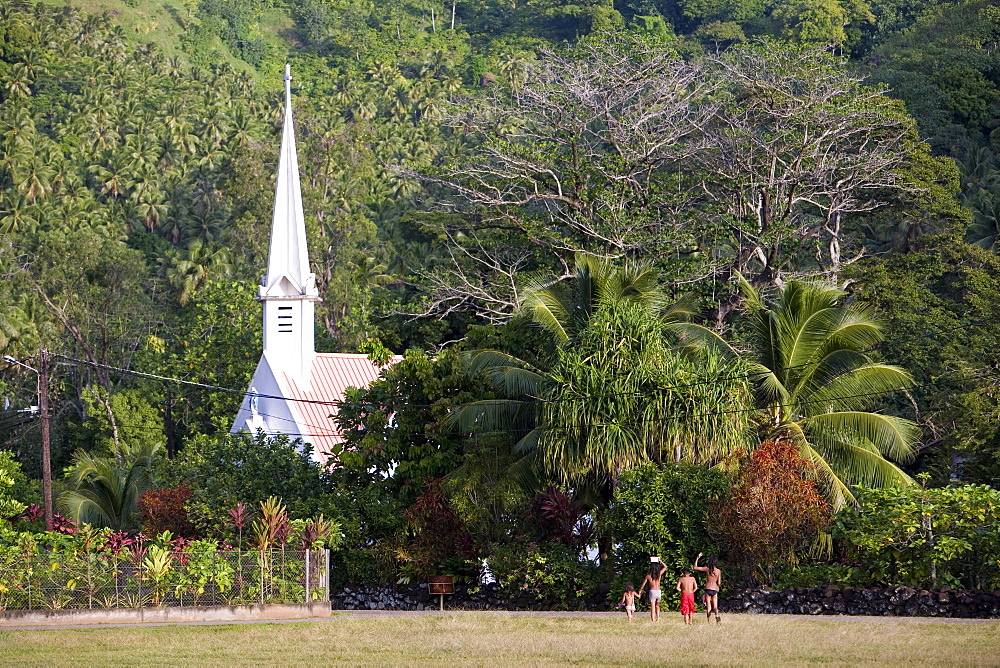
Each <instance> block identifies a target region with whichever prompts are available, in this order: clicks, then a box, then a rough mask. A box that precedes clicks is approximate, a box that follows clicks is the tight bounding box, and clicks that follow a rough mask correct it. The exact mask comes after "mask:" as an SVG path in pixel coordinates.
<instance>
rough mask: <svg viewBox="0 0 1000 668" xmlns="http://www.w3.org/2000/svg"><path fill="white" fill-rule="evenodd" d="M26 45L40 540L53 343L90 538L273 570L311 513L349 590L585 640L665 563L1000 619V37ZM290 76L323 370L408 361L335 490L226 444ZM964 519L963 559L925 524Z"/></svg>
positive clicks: (218, 0) (821, 7)
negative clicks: (593, 615)
mask: <svg viewBox="0 0 1000 668" xmlns="http://www.w3.org/2000/svg"><path fill="white" fill-rule="evenodd" d="M0 36H2V39H0V184H2V190H0V275H2V277H3V280H2V281H0V352H2V354H3V355H4V356H10V357H11V358H12V359H14V360H21V361H22V362H23V364H20V365H19V364H17V363H10V364H8V363H6V362H5V363H4V366H2V367H0V396H2V397H4V399H3V406H2V408H3V411H2V412H0V449H2V450H0V454H2V455H3V456H4V457H5V458H6V459H3V460H0V485H3V486H4V487H3V488H2V489H0V514H2V515H3V516H4V517H5V518H10V517H13V516H18V517H20V520H19V522H23V523H24V527H32V528H34V529H36V530H37V529H38V528H39V527H38V520H37V516H36V515H35V514H33V512H32V511H31V510H30V507H29V508H28V510H26V509H25V508H26V506H30V504H32V503H37V502H38V500H39V493H38V483H37V480H38V478H39V477H40V471H41V463H40V455H39V451H40V448H39V443H40V423H39V421H38V419H37V412H33V411H32V410H31V409H30V408H29V407H30V406H32V405H34V404H37V402H38V401H37V398H36V397H37V395H36V391H37V386H36V382H37V376H36V374H35V372H34V371H32V370H31V369H30V367H31V366H32V365H33V364H34V363H35V362H34V361H33V360H34V359H35V358H34V356H35V355H36V354H37V352H38V351H39V350H40V349H42V348H45V349H48V350H49V351H51V353H52V354H53V357H52V359H51V366H52V370H53V372H52V378H51V388H50V392H51V396H52V413H53V420H52V430H53V468H54V470H55V472H56V477H57V490H56V492H57V495H58V496H59V498H60V499H61V505H60V508H62V509H63V512H65V513H68V514H70V515H72V516H73V518H75V519H76V520H78V521H79V520H81V519H86V518H90V520H91V521H93V522H96V523H97V524H102V525H105V526H107V527H109V528H113V529H114V530H128V531H132V532H135V531H138V530H140V529H141V528H142V527H143V526H147V533H150V534H151V533H159V532H160V531H159V530H156V531H154V530H153V529H151V528H150V527H158V528H159V529H162V528H163V527H185V530H187V531H189V532H190V533H191V534H192V535H191V536H189V537H190V538H197V537H204V538H206V539H211V540H230V541H234V540H242V538H243V537H242V533H241V532H242V527H243V524H247V526H249V521H250V520H248V519H247V518H246V517H244V518H243V519H242V520H239V519H237V516H236V515H234V514H233V512H231V511H233V510H234V509H235V507H236V504H237V503H238V502H239V503H244V504H246V505H245V506H242V507H243V508H244V511H245V512H247V513H253V512H254V509H256V508H258V506H259V505H260V504H261V503H263V502H265V501H266V500H267V499H268V498H269V497H272V496H276V497H279V498H281V499H283V501H284V502H285V503H286V504H288V512H289V516H290V517H292V518H295V519H300V520H304V519H306V518H312V517H320V516H321V515H323V516H325V517H326V518H328V519H329V518H332V519H333V520H334V521H335V523H336V526H337V527H338V530H339V531H340V533H341V534H342V540H339V542H337V544H338V545H339V546H340V549H339V551H338V552H337V554H336V555H335V557H334V558H335V562H336V564H337V568H338V569H339V570H338V572H339V573H340V576H338V577H340V578H341V579H342V580H344V581H347V580H352V581H353V580H368V581H377V580H395V579H397V578H398V577H402V578H404V579H412V580H414V581H416V580H419V579H420V578H423V577H426V576H427V575H431V574H435V573H438V572H444V571H446V572H449V573H452V574H455V575H458V576H463V577H472V576H474V575H475V574H476V573H477V572H478V571H479V569H480V568H481V566H482V563H483V559H484V558H485V559H486V560H487V563H488V565H489V568H490V569H491V571H492V572H493V574H494V576H495V577H497V578H498V579H499V580H500V581H501V582H503V583H504V584H506V585H510V586H525V585H527V586H530V587H531V588H532V589H534V590H535V591H537V592H539V597H540V598H545V597H549V598H552V597H554V598H555V599H558V600H559V601H560V602H561V604H563V605H567V606H572V605H574V604H575V602H577V601H578V600H580V599H581V597H582V596H583V594H581V593H580V592H581V591H583V590H584V587H583V585H579V586H577V584H579V583H578V582H577V579H579V582H580V583H582V582H588V583H591V584H594V583H596V582H598V581H605V582H611V581H613V580H614V579H615V578H621V577H623V574H622V569H623V568H624V569H629V568H632V569H637V568H641V562H642V560H643V558H644V557H643V555H644V554H646V553H650V552H654V551H655V552H658V553H660V554H662V555H664V556H665V561H666V562H668V563H670V565H671V566H680V565H683V564H685V563H687V562H688V561H689V560H690V559H691V558H692V557H693V556H694V554H696V553H697V552H698V551H704V552H706V553H708V552H711V551H716V552H721V553H722V554H723V555H724V559H727V560H728V562H726V561H724V563H728V564H730V565H731V566H732V567H733V568H734V571H733V572H734V574H735V573H736V572H737V571H738V572H739V576H740V577H741V578H743V579H746V580H767V581H770V582H779V581H780V582H805V581H808V580H810V579H812V580H816V581H818V580H825V581H831V582H832V581H843V582H848V581H849V582H851V583H855V584H864V583H873V582H878V583H903V582H905V583H908V584H909V583H917V584H920V583H925V582H929V581H930V580H931V579H938V578H940V579H941V580H942V581H947V582H950V583H954V584H958V585H961V584H965V585H966V586H973V585H975V586H983V587H985V586H997V578H998V577H1000V554H998V553H997V549H996V545H1000V538H997V536H995V535H994V534H992V533H989V531H987V532H986V533H987V534H988V535H986V536H985V537H984V534H983V532H982V531H980V529H981V528H982V527H981V526H980V523H973V522H971V521H965V520H963V519H961V518H963V517H965V516H966V515H968V514H970V513H971V514H973V515H974V514H976V513H980V511H982V512H983V513H987V514H988V513H993V512H994V508H995V507H996V506H995V504H996V503H997V500H996V498H995V496H996V494H997V492H996V491H995V490H996V489H997V488H998V485H1000V482H998V480H1000V428H998V425H1000V409H998V402H997V396H998V392H1000V384H998V375H997V368H998V365H1000V335H998V334H997V332H1000V327H998V324H1000V301H998V298H997V295H998V294H1000V278H998V276H1000V259H998V256H997V252H998V251H1000V236H998V234H1000V232H998V227H997V226H998V220H1000V218H998V217H1000V158H998V153H1000V59H998V58H997V50H998V46H1000V9H998V8H997V7H996V6H994V3H991V2H988V1H986V0H959V1H956V2H928V1H924V0H778V1H774V2H772V1H763V0H740V1H736V0H727V1H722V0H617V1H614V2H607V1H601V2H597V1H593V2H590V1H588V2H581V3H575V4H571V3H566V2H562V1H561V0H531V1H529V2H524V3H517V2H505V1H499V0H452V2H450V3H436V2H434V1H433V0H430V1H427V2H419V3H418V2H409V1H408V0H384V1H383V2H379V3H375V2H369V1H368V0H122V1H121V2H120V1H119V0H107V1H106V2H102V3H91V2H85V1H83V0H79V1H78V0H46V1H45V2H39V3H37V4H31V3H27V2H15V1H11V0H2V2H0ZM286 62H289V63H291V66H292V74H293V97H294V105H295V113H296V132H297V141H298V151H299V153H298V155H299V167H300V171H301V177H302V193H303V200H304V208H305V213H306V219H307V220H306V223H307V233H308V236H309V244H310V246H309V248H310V255H311V262H312V264H313V270H314V272H315V274H316V277H317V286H318V289H319V292H320V295H321V296H322V298H323V302H322V304H319V305H318V306H317V330H316V333H317V347H318V349H319V350H321V351H332V352H335V351H344V352H364V353H368V354H370V355H371V356H372V357H373V359H386V358H387V355H388V353H389V352H390V351H391V352H394V353H396V354H400V355H404V358H403V360H402V361H401V362H399V363H397V364H395V365H392V366H389V367H386V368H385V370H384V372H383V378H382V379H381V380H380V381H378V382H377V383H375V384H374V385H373V386H372V387H370V388H368V389H358V390H353V391H351V392H350V393H349V396H348V399H347V401H346V402H345V403H344V404H343V406H341V407H340V415H339V418H338V420H339V422H340V424H341V426H342V427H343V429H344V431H345V434H346V435H347V439H348V440H347V443H346V444H345V449H344V451H343V452H342V453H341V454H340V457H339V460H338V462H339V463H338V465H337V466H335V467H333V468H331V469H329V470H327V469H322V468H320V467H318V466H316V465H315V464H314V463H310V461H309V460H308V458H307V457H305V456H304V455H303V453H302V452H301V451H299V450H296V448H295V446H294V444H290V443H288V442H287V441H286V440H284V439H280V438H279V439H267V438H263V437H251V436H247V435H244V436H238V437H230V436H228V435H227V433H226V432H228V429H229V427H230V425H231V423H232V419H233V416H234V415H235V412H236V409H237V407H238V404H239V401H240V399H241V393H242V392H243V391H244V390H245V388H246V386H247V383H248V382H249V379H250V377H251V375H252V372H253V369H254V366H255V364H256V362H257V359H258V357H259V354H260V339H261V324H260V311H259V306H258V305H257V304H256V303H255V302H254V301H253V297H254V294H255V292H254V290H255V288H254V285H255V283H256V282H257V279H258V278H259V276H260V274H261V273H262V268H263V267H264V266H265V264H266V253H267V243H268V233H269V229H270V221H271V211H272V205H273V202H272V197H273V183H274V172H275V169H276V162H277V154H278V142H279V134H280V132H279V130H280V124H281V121H282V118H281V109H282V105H281V95H282V86H281V75H282V70H283V66H284V64H285V63H286ZM24 365H27V367H28V368H26V367H25V366H24ZM133 371H134V372H141V373H144V374H152V375H156V376H162V377H166V378H174V379H182V380H187V381H193V382H196V383H202V384H205V385H207V386H212V388H215V389H212V388H208V387H195V386H192V385H184V386H182V385H176V384H173V383H170V382H163V381H160V380H155V379H153V378H151V377H149V376H145V377H143V376H137V375H134V374H130V373H129V372H133ZM168 409H169V410H170V415H171V424H170V425H169V426H168V424H167V421H166V411H167V410H168ZM168 432H169V434H168ZM168 436H169V437H171V439H172V440H171V444H172V446H173V447H175V448H176V449H177V450H178V454H177V455H176V456H175V457H174V458H173V459H172V460H171V459H168V458H167V457H166V448H164V447H162V446H164V445H166V443H167V440H168ZM5 453H8V454H5ZM234 453H238V454H234ZM748 471H754V472H757V473H755V474H754V475H758V477H759V479H761V480H766V481H768V485H763V486H761V487H755V486H753V485H751V482H750V481H752V480H755V479H756V478H754V476H753V475H750V474H749V473H748ZM63 472H65V476H63V475H62V473H63ZM918 474H921V475H923V476H924V478H922V480H923V482H922V483H921V485H917V484H916V483H914V482H913V480H914V476H916V475H918ZM123 481H124V482H123ZM123 484H124V485H125V486H126V487H128V489H122V485H123ZM966 485H968V486H966ZM938 489H940V490H943V491H938V492H933V493H932V492H931V491H930V490H938ZM87 494H90V495H92V496H93V495H97V496H99V497H101V495H103V497H102V498H105V497H106V500H107V501H108V503H107V504H106V506H105V508H112V507H113V508H114V509H115V510H114V512H110V511H108V512H104V511H102V513H103V514H101V513H96V514H94V513H91V514H89V515H87V514H86V513H85V512H84V511H83V510H82V508H84V507H85V506H86V504H85V503H83V501H81V499H82V498H84V497H86V498H91V497H87ZM933 494H938V495H939V496H933ZM81 495H82V496H81ZM149 495H152V496H149ZM143 498H145V499H146V500H145V501H142V499H143ZM753 499H756V500H762V499H766V500H767V503H764V504H763V505H762V506H761V507H762V508H764V509H765V510H762V511H761V512H763V513H765V516H764V517H757V518H755V519H756V520H757V521H761V522H763V523H762V524H761V526H767V527H771V528H774V527H785V530H783V531H781V532H777V533H776V534H775V538H774V540H770V541H764V542H762V541H761V540H760V535H763V534H760V532H756V533H754V532H750V534H748V532H747V530H746V526H747V522H746V518H747V515H746V513H748V512H750V510H749V507H750V503H751V500H753ZM932 502H933V504H935V508H939V509H940V513H939V515H936V516H935V517H936V519H935V522H937V521H938V519H937V518H938V517H940V527H941V529H940V530H941V531H942V532H944V533H945V534H947V532H948V531H953V533H954V534H955V535H954V538H953V539H949V540H946V541H945V542H944V543H943V544H942V543H941V542H940V541H937V542H934V541H930V542H928V540H926V537H925V536H924V535H923V534H921V532H922V531H923V532H924V533H926V527H924V525H923V524H921V522H920V521H919V520H917V521H916V524H915V525H914V526H913V527H911V529H912V530H905V531H904V530H903V529H901V528H900V527H899V526H891V525H892V520H891V517H893V516H892V512H897V514H898V515H899V516H903V515H906V514H907V513H910V514H911V515H912V513H911V511H913V512H916V513H917V514H918V515H919V512H918V511H914V510H913V509H914V508H919V507H923V506H921V504H924V505H926V504H929V503H932ZM892 504H895V506H893V505H892ZM154 506H155V508H157V510H156V511H155V512H154V511H153V510H151V508H153V507H154ZM890 506H892V507H895V508H896V511H890V510H887V508H889V507H890ZM650 507H656V508H658V509H659V511H658V512H657V513H654V514H653V515H649V514H648V513H649V508H650ZM984 508H985V509H987V510H983V509H984ZM144 509H145V510H144ZM248 509H249V510H248ZM244 511H241V512H244ZM87 512H91V511H87ZM95 512H96V511H95ZM793 512H794V516H795V517H792V513H793ZM26 513H27V514H26ZM237 515H239V513H237ZM906 516H907V517H909V516H910V515H906ZM990 516H991V517H992V515H990ZM796 517H797V518H800V519H799V520H796V519H795V518H796ZM803 517H804V518H807V519H808V521H802V520H801V518H803ZM716 520H717V521H716ZM908 521H909V520H908ZM13 526H18V525H17V523H16V522H15V524H14V525H13ZM65 526H68V525H65ZM3 531H4V532H9V531H11V529H10V528H9V527H4V528H3ZM893 531H896V532H900V531H902V532H903V534H905V536H904V537H903V538H901V537H899V536H896V535H895V534H893V533H892V532H893ZM963 532H964V533H963ZM966 534H968V535H966ZM11 535H12V534H9V533H5V534H3V535H0V541H7V542H11V541H14V539H13V538H11V537H10V536H11ZM755 535H756V539H755ZM901 535H902V534H901ZM972 535H975V540H972V539H970V538H969V536H972ZM4 536H6V538H5V537H4ZM779 538H780V539H779ZM8 539H9V540H8ZM991 541H992V542H991ZM332 542H336V541H331V543H332ZM904 542H905V543H906V544H907V545H908V547H907V549H906V550H903V551H899V550H896V551H894V550H893V549H892V548H891V547H890V546H889V543H894V544H902V543H904ZM43 543H44V541H43ZM974 550H975V551H978V552H979V554H980V555H983V556H984V558H985V562H983V561H980V562H978V563H977V562H976V561H975V560H974V559H972V558H971V555H972V551H974ZM984 551H985V552H984ZM692 553H693V554H692ZM588 554H590V556H591V557H594V556H595V555H596V556H597V559H596V560H595V559H593V558H591V559H589V560H588V559H587V558H586V555H588ZM525 555H528V558H527V559H526V560H525V559H524V558H523V557H524V556H525ZM581 557H583V561H581ZM598 562H599V564H600V567H599V570H598V566H597V565H595V564H596V563H598ZM616 563H617V564H618V565H619V566H618V567H617V568H616V567H615V564H616ZM546 564H548V566H546ZM810 569H813V570H810ZM576 573H578V575H575V574H576ZM557 574H558V575H557ZM624 579H628V578H627V577H626V578H624ZM588 586H590V585H588Z"/></svg>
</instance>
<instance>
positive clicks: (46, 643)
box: [0, 613, 1000, 665]
mask: <svg viewBox="0 0 1000 668" xmlns="http://www.w3.org/2000/svg"><path fill="white" fill-rule="evenodd" d="M703 619H704V618H702V619H701V620H699V621H700V622H701V623H699V624H697V625H696V626H694V627H685V626H683V625H682V624H681V623H680V618H679V617H678V616H676V615H674V614H671V615H669V617H667V618H665V619H663V620H661V621H660V622H659V624H655V625H654V624H653V623H651V622H650V621H649V620H648V618H647V619H642V620H637V621H636V622H635V623H633V624H632V625H631V626H630V625H628V624H627V623H625V621H624V615H623V616H622V618H607V617H604V618H545V617H512V616H506V615H489V614H477V613H459V614H447V615H443V616H437V615H429V616H421V617H405V618H398V617H382V618H369V619H359V618H352V617H346V616H343V617H336V618H333V619H331V620H330V621H321V622H302V623H292V624H248V625H225V626H176V627H167V626H160V627H144V628H134V629H133V628H109V629H80V630H53V631H3V630H0V665H12V664H36V665H71V664H72V665H107V664H128V665H171V664H191V663H198V664H207V663H209V662H211V663H213V664H217V665H219V664H221V665H244V664H291V663H312V664H330V663H334V664H351V665H358V664H362V663H364V664H369V665H370V664H375V665H416V664H449V665H455V664H465V665H484V664H491V665H496V664H503V665H515V664H516V665H553V664H557V665H561V664H571V663H572V664H580V663H583V664H592V665H652V664H663V663H683V664H693V663H700V664H739V665H745V664H758V665H760V664H777V663H795V664H805V663H820V662H823V663H840V664H875V663H878V664H883V665H905V664H910V665H913V664H922V665H944V664H947V665H956V664H959V665H990V664H992V665H997V664H998V663H1000V622H990V623H987V624H961V623H957V624H956V623H946V622H935V621H912V620H906V619H892V618H889V619H885V620H882V619H880V620H878V621H872V622H865V621H857V620H855V621H851V620H843V621H840V620H836V619H831V618H829V617H827V618H822V619H819V618H816V619H789V618H783V617H774V616H763V615H760V616H750V615H728V616H726V617H725V618H724V621H723V623H722V625H721V626H715V625H711V626H710V625H708V624H706V623H704V621H703Z"/></svg>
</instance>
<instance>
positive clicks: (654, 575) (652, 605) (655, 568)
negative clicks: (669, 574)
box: [639, 560, 665, 622]
mask: <svg viewBox="0 0 1000 668" xmlns="http://www.w3.org/2000/svg"><path fill="white" fill-rule="evenodd" d="M664 570H665V567H664V565H663V564H661V563H660V562H659V560H657V561H653V562H650V564H649V573H647V574H646V579H645V580H643V581H642V584H641V585H639V596H642V590H643V589H645V588H646V584H647V583H648V584H649V618H650V619H652V620H653V621H654V622H655V621H659V619H660V598H661V596H660V576H662V575H663V571H664Z"/></svg>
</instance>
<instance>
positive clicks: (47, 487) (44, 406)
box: [38, 348, 52, 531]
mask: <svg viewBox="0 0 1000 668" xmlns="http://www.w3.org/2000/svg"><path fill="white" fill-rule="evenodd" d="M38 408H39V411H40V413H41V415H40V417H41V419H42V495H43V496H44V497H45V530H46V531H52V443H51V440H50V432H49V351H48V350H46V349H45V348H42V349H41V351H40V352H39V353H38Z"/></svg>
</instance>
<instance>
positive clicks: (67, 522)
mask: <svg viewBox="0 0 1000 668" xmlns="http://www.w3.org/2000/svg"><path fill="white" fill-rule="evenodd" d="M76 528H77V526H76V522H74V521H73V520H71V519H69V518H68V517H63V516H62V515H60V514H58V513H56V514H55V515H53V516H52V530H53V531H55V532H57V533H64V534H67V535H69V536H72V535H73V534H75V533H76Z"/></svg>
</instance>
